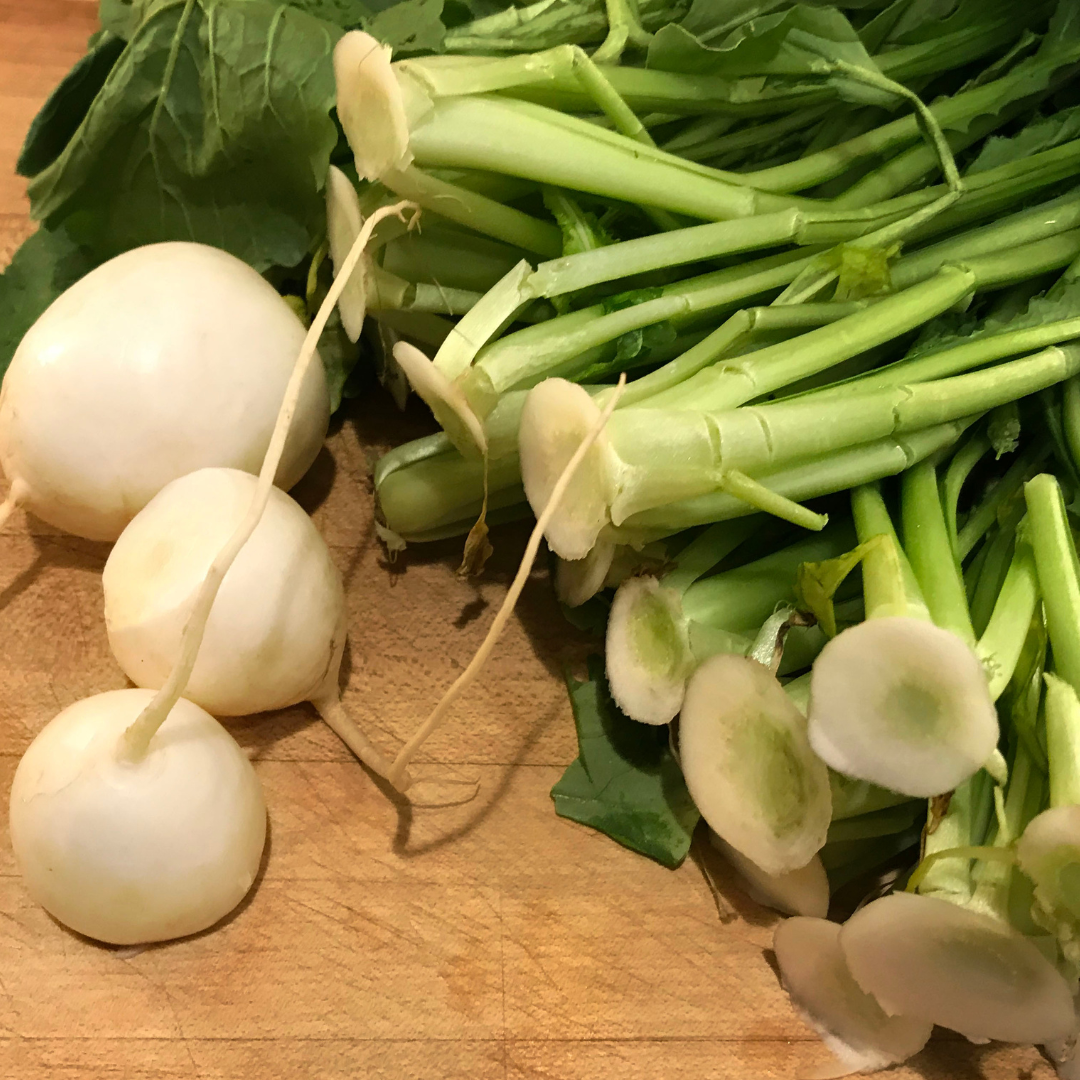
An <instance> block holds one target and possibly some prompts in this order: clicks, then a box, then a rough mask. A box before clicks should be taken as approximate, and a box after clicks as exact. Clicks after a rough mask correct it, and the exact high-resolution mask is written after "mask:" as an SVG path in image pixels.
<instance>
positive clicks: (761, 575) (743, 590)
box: [682, 522, 854, 633]
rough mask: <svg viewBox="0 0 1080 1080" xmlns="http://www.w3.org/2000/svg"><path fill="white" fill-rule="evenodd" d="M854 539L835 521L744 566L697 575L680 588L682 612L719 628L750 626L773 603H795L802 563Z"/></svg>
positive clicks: (847, 525)
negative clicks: (796, 579) (702, 576)
mask: <svg viewBox="0 0 1080 1080" xmlns="http://www.w3.org/2000/svg"><path fill="white" fill-rule="evenodd" d="M729 527H730V526H729ZM853 539H854V538H853V536H852V530H851V525H850V523H848V522H840V523H837V524H834V525H830V526H829V527H828V528H827V529H825V530H824V531H823V532H821V533H818V534H816V535H814V536H808V537H806V538H805V539H802V540H799V541H797V542H796V543H794V544H792V545H790V546H788V547H786V548H782V549H781V550H779V551H775V552H773V553H772V554H770V555H765V556H763V557H762V558H760V559H756V560H754V561H753V562H751V563H747V564H746V565H744V566H739V567H735V568H734V569H732V570H728V571H725V572H724V573H722V574H716V575H714V576H712V577H706V578H703V579H701V580H700V581H696V582H695V583H694V584H692V585H690V586H689V587H688V588H687V589H686V591H685V592H684V593H683V597H682V610H683V614H684V615H685V616H686V618H687V620H688V621H690V622H699V623H704V624H706V625H708V626H712V627H716V628H719V629H726V630H730V631H732V632H736V633H738V632H746V631H755V630H757V629H758V628H759V627H760V626H761V624H762V623H763V622H764V621H765V620H766V619H767V618H768V617H769V616H770V615H771V614H772V613H773V611H774V610H775V609H776V608H777V606H778V605H780V604H790V603H794V601H795V571H796V570H798V568H799V566H800V565H801V564H802V563H804V562H821V561H823V560H825V559H832V558H835V557H836V556H837V555H840V554H842V553H843V552H844V551H846V550H847V549H848V548H849V547H851V544H852V541H853Z"/></svg>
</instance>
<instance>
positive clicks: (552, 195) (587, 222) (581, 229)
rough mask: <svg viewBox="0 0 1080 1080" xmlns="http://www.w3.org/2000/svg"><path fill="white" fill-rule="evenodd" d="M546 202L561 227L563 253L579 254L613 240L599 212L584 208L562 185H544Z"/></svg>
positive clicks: (605, 244)
mask: <svg viewBox="0 0 1080 1080" xmlns="http://www.w3.org/2000/svg"><path fill="white" fill-rule="evenodd" d="M544 206H546V207H547V209H548V211H549V212H550V213H551V215H552V217H554V218H555V221H556V223H557V224H558V226H559V229H560V230H561V231H562V237H563V250H562V253H563V255H578V254H580V253H581V252H582V251H595V250H596V249H597V248H601V247H606V246H607V245H608V244H611V243H614V238H613V237H612V236H611V234H610V233H609V232H608V231H607V229H606V228H605V227H604V224H603V223H602V222H601V221H600V219H599V218H598V217H597V216H596V214H594V213H592V211H589V210H583V209H582V208H581V206H580V205H579V204H578V202H577V200H576V199H574V198H573V197H572V196H571V195H570V194H569V193H567V192H565V191H562V190H561V189H560V188H552V187H545V188H544Z"/></svg>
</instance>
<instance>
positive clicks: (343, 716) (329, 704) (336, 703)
mask: <svg viewBox="0 0 1080 1080" xmlns="http://www.w3.org/2000/svg"><path fill="white" fill-rule="evenodd" d="M311 704H312V705H314V706H315V708H316V710H317V711H318V713H319V715H320V716H321V717H322V718H323V720H325V721H326V723H327V725H328V726H329V727H330V730H331V731H333V733H334V734H335V735H336V736H337V737H338V738H339V739H340V740H341V741H342V742H343V743H344V744H345V745H346V746H347V747H348V748H349V749H350V750H351V751H352V752H353V753H354V754H355V755H356V756H357V757H358V758H359V759H360V760H361V761H362V762H363V763H364V764H365V765H366V766H367V767H368V768H369V769H370V770H371V771H372V772H373V773H376V774H377V775H379V776H382V777H387V778H389V776H390V770H391V766H392V763H391V761H390V760H389V758H387V757H386V756H385V755H384V754H383V753H382V751H381V750H379V749H378V748H377V747H376V746H375V745H374V743H372V742H371V740H370V739H369V738H368V737H367V736H366V735H365V734H364V733H363V731H361V730H360V727H359V725H358V724H357V723H356V721H355V720H353V718H352V717H351V716H350V715H349V714H348V712H346V710H345V706H344V705H342V703H341V698H339V697H337V696H336V694H331V695H329V696H327V697H324V698H319V699H318V700H317V701H312V703H311ZM411 783H412V777H411V776H410V775H409V774H408V773H407V772H406V773H404V774H403V775H402V778H401V783H400V785H399V786H401V787H408V786H409V785H410V784H411Z"/></svg>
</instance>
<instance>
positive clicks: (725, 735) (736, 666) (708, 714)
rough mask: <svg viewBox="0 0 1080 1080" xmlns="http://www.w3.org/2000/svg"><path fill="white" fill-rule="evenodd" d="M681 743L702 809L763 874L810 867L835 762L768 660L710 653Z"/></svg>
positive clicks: (686, 708)
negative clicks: (823, 757)
mask: <svg viewBox="0 0 1080 1080" xmlns="http://www.w3.org/2000/svg"><path fill="white" fill-rule="evenodd" d="M679 749H680V760H681V763H682V768H683V774H684V776H685V777H686V784H687V787H688V789H689V791H690V795H691V798H693V800H694V804H695V805H696V806H697V807H698V809H699V810H700V811H701V814H702V817H704V818H705V820H706V821H707V822H708V823H709V825H710V826H711V827H712V829H713V830H714V831H715V832H716V833H717V834H718V835H720V836H721V837H723V839H724V840H726V841H727V842H728V843H729V844H731V846H732V847H734V848H735V849H736V850H737V851H739V852H741V853H742V854H743V855H745V856H746V857H747V858H748V859H750V860H752V861H753V862H754V863H756V864H757V865H758V866H760V867H761V868H762V869H763V870H764V871H765V872H766V873H770V874H779V873H784V872H787V871H790V870H797V869H799V868H800V867H803V866H805V865H806V864H807V862H809V861H810V859H811V858H812V857H813V855H814V854H815V852H817V851H818V850H819V849H820V848H821V846H822V845H823V844H824V843H825V835H826V833H827V831H828V827H829V820H830V817H831V809H832V807H831V796H830V789H829V775H828V770H826V768H825V766H824V765H823V764H822V763H821V761H820V760H818V758H817V757H816V756H815V755H814V753H813V751H812V750H811V749H810V744H809V742H808V741H807V738H806V721H805V719H804V718H803V716H802V714H801V713H800V712H799V710H798V709H797V708H796V707H795V705H794V704H793V703H792V701H791V699H790V698H789V697H788V696H787V695H786V694H785V693H784V690H783V688H782V687H781V686H780V684H779V682H777V681H776V679H775V677H774V676H773V675H771V674H770V673H769V671H768V669H767V668H764V667H762V666H761V665H760V664H758V663H756V662H755V661H753V660H747V659H746V658H745V657H742V656H732V655H725V654H720V655H718V656H714V657H711V658H710V659H709V660H706V661H705V663H703V664H702V665H701V666H700V667H699V668H698V669H697V671H696V672H695V673H694V675H693V677H692V678H691V680H690V682H689V684H688V685H687V688H686V698H685V701H684V703H683V708H682V713H681V715H680V721H679Z"/></svg>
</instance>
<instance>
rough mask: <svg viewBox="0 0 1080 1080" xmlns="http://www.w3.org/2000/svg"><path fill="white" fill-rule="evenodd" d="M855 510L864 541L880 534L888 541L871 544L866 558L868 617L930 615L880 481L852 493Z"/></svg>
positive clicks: (864, 584)
mask: <svg viewBox="0 0 1080 1080" xmlns="http://www.w3.org/2000/svg"><path fill="white" fill-rule="evenodd" d="M851 512H852V514H853V516H854V518H855V532H856V535H857V536H858V540H859V543H860V544H867V545H870V544H871V542H872V541H876V540H877V539H878V538H879V537H885V540H886V543H878V544H874V545H873V546H870V547H868V549H867V552H866V554H865V555H864V556H863V560H862V576H863V606H864V609H865V612H866V618H867V619H876V618H886V617H889V616H894V615H907V616H910V617H912V618H922V619H927V618H929V617H930V615H929V611H928V610H927V607H926V601H925V600H924V599H923V595H922V590H921V589H920V588H919V581H918V579H917V578H916V576H915V574H914V572H913V571H912V568H911V564H910V563H909V562H908V559H907V556H906V555H905V553H904V549H903V548H902V547H901V546H900V541H899V539H898V538H897V535H896V529H895V528H894V526H893V522H892V517H891V516H890V515H889V511H888V509H887V508H886V506H885V500H884V499H883V498H882V497H881V487H880V485H878V484H863V485H862V486H861V487H857V488H855V489H854V490H853V491H852V492H851Z"/></svg>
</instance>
